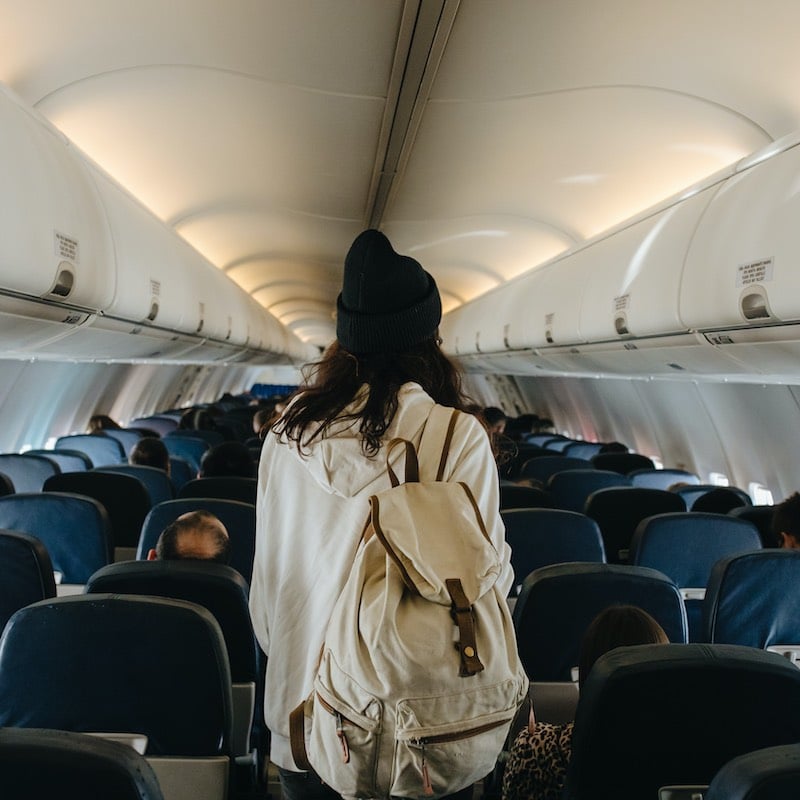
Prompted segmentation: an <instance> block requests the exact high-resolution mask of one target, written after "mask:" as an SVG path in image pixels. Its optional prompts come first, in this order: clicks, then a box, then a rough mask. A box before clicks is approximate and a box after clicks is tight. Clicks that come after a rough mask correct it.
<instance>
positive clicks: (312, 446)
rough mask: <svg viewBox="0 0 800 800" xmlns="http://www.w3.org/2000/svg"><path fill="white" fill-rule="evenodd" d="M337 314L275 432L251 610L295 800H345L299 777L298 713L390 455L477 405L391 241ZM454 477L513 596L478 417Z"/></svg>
mask: <svg viewBox="0 0 800 800" xmlns="http://www.w3.org/2000/svg"><path fill="white" fill-rule="evenodd" d="M337 308H338V314H337V320H336V329H337V341H336V342H334V343H333V344H332V345H331V346H330V347H329V348H328V349H327V350H326V352H325V353H324V355H323V356H322V359H321V361H319V362H318V363H317V364H316V366H315V369H314V371H313V372H312V373H311V374H310V375H309V376H308V379H307V383H306V385H305V386H303V387H301V390H300V392H299V393H298V395H296V396H295V398H294V400H293V401H292V402H291V403H290V404H289V406H288V408H287V409H286V411H285V412H284V414H283V415H282V416H281V418H280V419H279V420H278V421H277V422H276V423H275V425H273V427H272V429H271V431H270V432H269V433H268V434H267V436H266V439H265V441H264V446H263V450H262V455H261V464H260V469H259V485H258V505H257V536H256V553H255V563H254V568H253V579H252V585H251V590H250V610H251V615H252V618H253V626H254V629H255V632H256V636H257V638H258V641H259V643H260V644H261V647H262V648H263V649H264V652H265V653H266V655H267V658H268V660H267V675H266V690H265V700H266V701H265V708H266V722H267V726H268V727H269V729H270V731H271V732H272V740H271V753H270V758H271V760H272V761H273V763H274V764H276V765H277V767H278V769H279V772H280V776H281V784H282V792H283V797H284V798H285V800H297V798H304V799H305V800H309V799H310V798H336V797H338V794H336V793H335V792H333V791H332V790H331V789H330V788H328V787H325V786H324V785H323V784H321V783H320V781H319V779H317V778H316V777H315V776H314V775H312V774H309V773H303V772H298V771H297V767H296V765H295V763H294V761H293V759H292V755H291V748H290V745H289V714H290V712H291V711H292V710H293V709H294V708H295V707H296V706H297V705H298V704H299V703H300V702H301V701H302V700H303V699H304V698H305V697H307V696H308V694H309V693H310V692H311V689H312V686H313V679H314V675H315V672H316V667H317V663H318V660H319V655H320V650H321V648H322V646H323V643H324V640H325V629H326V626H327V624H328V620H329V618H330V614H331V611H332V609H333V606H334V604H335V602H336V599H337V597H338V596H339V594H340V592H341V590H342V588H343V586H344V583H345V581H346V579H347V576H348V573H349V571H350V568H351V566H352V564H353V561H354V558H355V554H356V549H357V547H358V545H359V542H360V540H361V535H362V532H363V530H364V523H365V521H366V519H367V516H368V513H369V501H368V498H369V496H370V495H371V494H373V493H375V492H377V491H381V490H383V489H388V488H389V480H388V478H387V474H386V464H385V458H384V453H385V450H384V445H385V444H386V443H387V442H388V441H390V440H391V439H392V438H394V437H402V438H404V439H408V440H410V441H412V442H413V443H414V444H415V445H416V444H419V442H420V438H421V436H422V430H423V428H424V426H425V423H426V421H427V419H428V415H429V413H430V411H431V409H432V407H433V405H434V403H440V404H442V405H444V406H449V407H455V408H459V409H461V410H463V409H464V408H465V407H466V404H467V400H466V398H465V397H464V395H463V394H462V391H461V380H460V376H459V373H458V371H457V370H456V368H455V366H454V365H453V364H452V363H451V362H450V360H449V359H448V358H447V357H446V356H445V355H444V354H443V353H442V351H441V350H440V349H439V344H440V340H439V338H438V326H439V321H440V319H441V300H440V298H439V291H438V289H437V287H436V283H435V282H434V280H433V278H432V277H431V276H430V275H429V274H428V273H427V272H426V271H425V270H424V269H423V268H422V266H421V265H420V264H419V263H418V262H417V261H415V260H414V259H412V258H410V257H408V256H401V255H399V254H397V253H395V251H394V250H393V249H392V246H391V244H390V243H389V240H388V239H387V238H386V237H385V236H384V235H383V234H382V233H379V232H378V231H375V230H369V231H365V232H363V233H361V234H360V235H359V236H358V237H357V238H356V240H355V241H354V242H353V245H352V246H351V248H350V251H349V252H348V254H347V257H346V259H345V264H344V282H343V287H342V292H341V294H340V295H339V298H338V301H337ZM437 449H438V448H437ZM437 461H438V453H437ZM432 466H433V465H430V464H423V465H422V468H423V470H425V469H426V468H427V469H428V470H430V469H431V467H432ZM433 469H434V471H435V466H433ZM447 477H448V479H449V480H453V481H464V482H465V483H466V484H467V485H468V486H469V487H470V489H471V490H472V492H473V494H474V496H475V499H476V502H477V504H478V507H479V509H480V511H481V513H482V515H483V518H484V520H485V522H486V525H487V529H488V532H489V535H490V537H491V540H492V542H493V543H494V545H495V547H497V549H498V552H499V553H500V555H501V558H502V563H503V571H502V575H501V577H500V579H499V581H498V584H497V586H498V589H499V591H500V592H501V593H504V595H503V596H505V594H506V593H507V592H508V590H509V588H510V587H511V581H512V577H513V573H512V572H511V568H510V562H509V548H508V545H507V544H506V543H505V541H504V535H503V525H502V522H501V520H500V516H499V512H498V508H499V496H498V479H497V471H496V469H495V465H494V460H493V458H492V453H491V449H490V446H489V437H488V436H487V435H486V431H485V430H484V428H483V426H482V425H481V423H480V422H479V421H478V420H477V419H475V418H474V417H472V416H468V415H461V416H460V417H459V419H458V423H457V424H456V426H455V431H454V435H453V440H452V444H451V447H450V457H449V461H448V473H447ZM455 796H457V797H458V796H461V793H459V794H458V795H455ZM463 796H464V797H467V796H471V789H470V790H465V791H464V793H463Z"/></svg>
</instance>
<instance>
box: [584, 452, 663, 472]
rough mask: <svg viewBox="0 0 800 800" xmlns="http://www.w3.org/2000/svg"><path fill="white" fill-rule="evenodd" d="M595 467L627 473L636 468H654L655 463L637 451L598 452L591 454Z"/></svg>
mask: <svg viewBox="0 0 800 800" xmlns="http://www.w3.org/2000/svg"><path fill="white" fill-rule="evenodd" d="M592 464H593V465H594V467H595V469H609V470H611V471H612V472H621V473H622V474H623V475H628V474H629V473H631V472H633V471H634V470H638V469H655V468H656V465H655V464H654V463H653V462H652V461H651V460H650V459H649V458H648V457H647V456H643V455H640V454H639V453H598V454H597V455H596V456H592Z"/></svg>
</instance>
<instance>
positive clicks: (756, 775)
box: [705, 744, 800, 800]
mask: <svg viewBox="0 0 800 800" xmlns="http://www.w3.org/2000/svg"><path fill="white" fill-rule="evenodd" d="M798 797H800V744H784V745H778V746H777V747H766V748H764V749H763V750H756V751H754V752H752V753H745V755H743V756H738V757H737V758H734V759H732V760H731V761H729V762H728V763H727V764H726V765H725V766H724V767H723V768H722V769H721V770H720V771H719V772H718V773H717V774H716V775H715V776H714V780H713V781H711V785H710V786H709V787H708V791H707V792H706V794H705V800H797V798H798Z"/></svg>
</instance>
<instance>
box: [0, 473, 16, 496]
mask: <svg viewBox="0 0 800 800" xmlns="http://www.w3.org/2000/svg"><path fill="white" fill-rule="evenodd" d="M15 492H16V488H15V486H14V481H12V480H11V478H9V477H8V475H6V474H5V472H0V497H6V496H8V495H10V494H14V493H15Z"/></svg>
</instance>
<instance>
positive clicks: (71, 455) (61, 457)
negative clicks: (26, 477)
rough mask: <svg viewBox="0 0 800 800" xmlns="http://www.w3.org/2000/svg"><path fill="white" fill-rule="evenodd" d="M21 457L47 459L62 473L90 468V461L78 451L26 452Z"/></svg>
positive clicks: (84, 454)
mask: <svg viewBox="0 0 800 800" xmlns="http://www.w3.org/2000/svg"><path fill="white" fill-rule="evenodd" d="M21 455H24V456H44V457H45V458H49V459H50V461H52V462H54V463H55V464H57V465H58V466H59V468H60V469H61V471H62V472H81V471H82V470H87V469H91V468H92V459H91V458H89V456H87V455H86V453H81V452H80V451H79V450H62V449H58V450H26V451H25V452H24V453H22V454H21Z"/></svg>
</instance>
